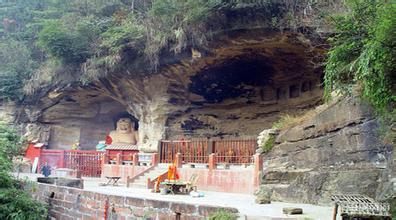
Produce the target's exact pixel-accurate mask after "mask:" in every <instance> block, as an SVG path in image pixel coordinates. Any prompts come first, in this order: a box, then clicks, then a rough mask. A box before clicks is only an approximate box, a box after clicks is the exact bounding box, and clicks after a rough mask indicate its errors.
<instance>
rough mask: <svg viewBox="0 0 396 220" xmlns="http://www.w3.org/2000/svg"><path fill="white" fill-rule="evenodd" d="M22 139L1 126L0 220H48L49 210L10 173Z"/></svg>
mask: <svg viewBox="0 0 396 220" xmlns="http://www.w3.org/2000/svg"><path fill="white" fill-rule="evenodd" d="M20 146H21V139H20V137H19V136H18V135H16V133H15V131H13V130H11V129H9V128H7V127H6V126H5V125H3V124H0V219H10V220H14V219H15V220H28V219H34V220H36V219H46V216H47V209H46V207H45V206H44V205H42V204H41V203H38V202H36V201H35V200H33V199H32V198H31V197H30V196H29V195H28V194H27V193H26V192H25V191H24V190H23V185H24V183H23V182H20V181H17V180H15V179H14V178H13V177H12V176H11V175H10V172H11V170H12V158H13V157H14V156H16V155H18V154H19V153H20Z"/></svg>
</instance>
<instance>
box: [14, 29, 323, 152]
mask: <svg viewBox="0 0 396 220" xmlns="http://www.w3.org/2000/svg"><path fill="white" fill-rule="evenodd" d="M319 41H320V39H319V38H315V37H313V36H312V35H311V34H307V35H304V34H302V33H296V32H287V31H284V32H277V31H273V30H271V29H257V30H250V31H241V32H230V33H225V35H222V36H221V37H219V38H217V39H216V41H214V42H213V49H211V51H205V52H203V51H199V50H198V49H192V50H191V51H190V52H188V53H183V54H180V55H179V56H176V57H173V58H172V59H165V58H166V57H163V59H164V60H165V61H163V64H162V66H161V69H160V70H159V72H158V73H157V74H149V75H146V76H145V77H143V76H142V74H128V73H124V72H122V73H117V74H113V75H109V76H107V77H105V78H101V79H98V80H96V81H93V82H92V83H90V84H89V85H86V86H82V85H80V84H78V83H69V84H62V85H61V86H57V87H53V88H49V89H47V90H42V91H41V93H40V94H37V96H35V97H30V98H29V99H27V100H25V102H24V103H22V105H21V106H19V108H18V109H19V111H20V113H19V116H18V119H15V120H17V121H18V122H19V123H22V124H23V125H24V126H23V129H24V133H26V135H27V136H28V137H29V138H30V139H40V140H41V141H42V142H46V143H49V146H50V147H51V148H61V149H69V148H70V146H71V145H72V144H73V143H75V142H77V141H79V142H80V144H81V147H82V148H83V149H93V148H94V146H95V145H96V144H97V142H98V141H100V140H103V139H104V137H105V136H106V134H108V133H109V132H110V131H111V130H112V129H114V123H115V121H116V119H117V117H118V116H120V115H125V114H129V116H130V117H131V118H133V119H134V120H135V121H136V122H137V124H138V132H139V146H141V149H143V150H145V151H155V150H156V149H157V144H158V141H159V140H160V139H164V138H171V139H179V138H182V137H184V138H190V137H253V136H254V137H255V136H257V134H258V133H259V132H260V131H261V130H262V129H263V128H269V127H271V126H272V123H273V122H275V121H276V120H277V119H278V117H279V115H280V114H283V113H286V112H303V111H306V110H307V109H310V108H312V107H313V106H315V105H317V104H318V103H320V102H321V97H322V89H321V77H322V69H321V67H320V65H317V64H318V62H319V61H320V60H321V58H322V57H323V53H324V49H323V48H321V47H314V45H316V44H318V42H319ZM166 60H167V61H166ZM164 63H166V64H164ZM142 70H144V68H143V69H142ZM136 71H139V69H136ZM143 75H144V74H143Z"/></svg>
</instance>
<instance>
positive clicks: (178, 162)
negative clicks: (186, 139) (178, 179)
mask: <svg viewBox="0 0 396 220" xmlns="http://www.w3.org/2000/svg"><path fill="white" fill-rule="evenodd" d="M175 160H176V167H177V168H180V167H182V164H183V159H182V155H181V153H177V154H176V159H175Z"/></svg>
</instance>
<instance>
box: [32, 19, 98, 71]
mask: <svg viewBox="0 0 396 220" xmlns="http://www.w3.org/2000/svg"><path fill="white" fill-rule="evenodd" d="M38 45H39V46H40V47H41V48H42V49H44V50H45V51H47V52H48V53H49V54H50V55H52V56H53V57H55V58H58V59H60V60H61V61H63V62H64V63H66V64H80V63H83V62H84V61H85V60H86V59H87V58H88V57H89V56H90V53H89V42H88V40H87V38H86V37H84V36H82V35H81V33H79V32H76V31H70V30H69V29H67V28H66V27H65V25H64V24H63V23H62V21H61V20H52V21H47V22H46V23H45V24H44V27H43V29H42V30H41V32H40V33H39V35H38Z"/></svg>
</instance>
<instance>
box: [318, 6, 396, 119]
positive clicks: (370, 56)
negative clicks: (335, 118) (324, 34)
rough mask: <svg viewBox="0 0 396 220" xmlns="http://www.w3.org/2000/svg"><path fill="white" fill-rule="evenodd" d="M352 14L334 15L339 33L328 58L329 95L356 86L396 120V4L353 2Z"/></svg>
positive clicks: (332, 41) (383, 113)
mask: <svg viewBox="0 0 396 220" xmlns="http://www.w3.org/2000/svg"><path fill="white" fill-rule="evenodd" d="M350 8H351V11H350V13H347V14H345V15H341V16H337V17H335V18H334V22H333V23H334V25H335V28H336V31H337V34H336V35H335V36H334V37H332V38H330V39H329V41H330V43H331V45H332V48H331V49H330V51H329V53H328V58H327V61H326V69H325V72H326V75H325V94H326V97H330V94H331V92H332V91H334V90H337V91H340V92H341V93H343V94H350V93H351V92H352V90H353V88H354V87H355V86H357V87H358V88H359V90H360V94H361V95H362V96H363V97H364V98H366V99H368V100H369V101H370V102H371V104H372V105H373V106H374V107H375V109H376V110H377V113H379V114H380V115H382V116H385V117H391V118H393V119H391V121H392V120H395V114H396V110H395V103H396V95H395V89H396V88H395V87H394V86H395V85H396V75H395V74H394V73H395V72H396V50H395V48H396V35H395V31H396V17H395V16H394V15H395V14H396V4H391V3H388V1H383V0H353V1H350Z"/></svg>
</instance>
